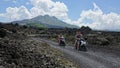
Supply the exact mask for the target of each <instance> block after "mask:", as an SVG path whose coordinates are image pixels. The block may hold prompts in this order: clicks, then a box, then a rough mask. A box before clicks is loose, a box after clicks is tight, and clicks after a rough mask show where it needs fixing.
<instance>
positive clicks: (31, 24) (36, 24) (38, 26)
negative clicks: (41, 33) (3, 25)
mask: <svg viewBox="0 0 120 68" xmlns="http://www.w3.org/2000/svg"><path fill="white" fill-rule="evenodd" d="M26 25H27V26H29V27H36V28H46V26H44V25H43V24H40V23H35V22H32V23H27V24H26Z"/></svg>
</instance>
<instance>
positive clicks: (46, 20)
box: [14, 15, 78, 28]
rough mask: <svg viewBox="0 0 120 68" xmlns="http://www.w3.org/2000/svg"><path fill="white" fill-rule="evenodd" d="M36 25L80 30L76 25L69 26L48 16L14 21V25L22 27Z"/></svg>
mask: <svg viewBox="0 0 120 68" xmlns="http://www.w3.org/2000/svg"><path fill="white" fill-rule="evenodd" d="M33 22H34V23H35V25H37V24H38V25H39V24H42V25H44V26H45V27H47V28H65V27H68V28H78V26H75V25H70V24H67V23H65V22H63V21H61V20H59V19H57V18H56V17H51V16H48V15H45V16H37V17H35V18H32V19H26V20H22V21H14V23H19V24H21V25H28V23H32V24H33Z"/></svg>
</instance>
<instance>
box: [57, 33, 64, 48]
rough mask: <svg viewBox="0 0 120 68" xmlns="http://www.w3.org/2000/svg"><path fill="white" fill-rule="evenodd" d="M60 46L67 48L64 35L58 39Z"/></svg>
mask: <svg viewBox="0 0 120 68" xmlns="http://www.w3.org/2000/svg"><path fill="white" fill-rule="evenodd" d="M58 41H59V45H62V46H65V38H64V36H63V35H62V34H60V35H59V37H58Z"/></svg>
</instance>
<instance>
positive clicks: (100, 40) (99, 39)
mask: <svg viewBox="0 0 120 68" xmlns="http://www.w3.org/2000/svg"><path fill="white" fill-rule="evenodd" d="M96 42H97V43H98V44H99V45H109V44H110V42H109V41H108V40H107V39H106V38H103V37H97V40H96Z"/></svg>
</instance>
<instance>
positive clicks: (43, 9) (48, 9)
mask: <svg viewBox="0 0 120 68" xmlns="http://www.w3.org/2000/svg"><path fill="white" fill-rule="evenodd" d="M30 1H31V3H32V5H33V7H32V8H31V9H30V12H31V14H32V15H33V17H35V16H38V15H46V14H47V15H50V16H56V17H57V18H59V19H63V18H64V17H67V12H68V9H67V6H66V5H65V4H64V3H61V2H53V1H52V0H30Z"/></svg>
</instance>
